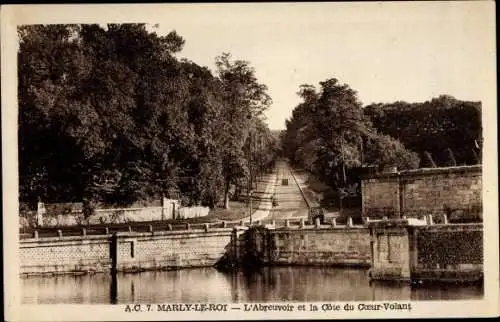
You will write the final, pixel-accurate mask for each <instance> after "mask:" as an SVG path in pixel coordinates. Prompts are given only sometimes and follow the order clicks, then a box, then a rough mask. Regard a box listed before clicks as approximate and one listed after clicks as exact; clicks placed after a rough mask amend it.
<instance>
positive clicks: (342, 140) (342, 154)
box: [340, 132, 347, 187]
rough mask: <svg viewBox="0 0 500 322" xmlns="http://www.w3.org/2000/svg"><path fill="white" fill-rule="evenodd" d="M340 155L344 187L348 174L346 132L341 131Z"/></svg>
mask: <svg viewBox="0 0 500 322" xmlns="http://www.w3.org/2000/svg"><path fill="white" fill-rule="evenodd" d="M340 156H341V158H342V183H343V184H344V187H345V186H346V181H347V178H346V174H345V159H344V132H341V135H340Z"/></svg>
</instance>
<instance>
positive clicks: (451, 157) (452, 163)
mask: <svg viewBox="0 0 500 322" xmlns="http://www.w3.org/2000/svg"><path fill="white" fill-rule="evenodd" d="M446 154H447V155H448V162H447V163H446V165H447V166H448V167H456V166H457V160H456V159H455V155H453V151H452V150H451V149H450V148H447V149H446Z"/></svg>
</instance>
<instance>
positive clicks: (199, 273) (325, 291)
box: [22, 267, 483, 304]
mask: <svg viewBox="0 0 500 322" xmlns="http://www.w3.org/2000/svg"><path fill="white" fill-rule="evenodd" d="M22 284H23V288H22V291H23V303H25V304H35V303H37V304H51V303H52V304H54V303H61V304H63V303H64V304H70V303H71V304H78V303H85V304H91V303H94V304H106V303H112V304H116V303H168V302H170V303H175V302H177V303H194V302H200V303H203V302H211V303H213V302H218V303H228V302H281V301H300V302H311V301H383V300H410V299H411V300H458V299H461V300H467V299H480V298H482V296H483V288H482V286H470V285H469V286H464V285H454V284H453V285H450V284H448V285H423V286H422V285H421V286H419V287H418V288H415V287H410V286H409V285H408V284H402V283H380V282H370V280H369V278H368V271H367V270H363V269H341V268H314V267H273V268H269V267H266V268H262V269H260V270H259V271H256V272H251V273H250V272H233V273H222V272H219V271H217V270H215V269H213V268H197V269H185V270H179V271H167V272H164V271H163V272H144V273H140V274H117V275H114V276H112V275H111V274H95V275H84V276H59V277H31V278H25V279H22Z"/></svg>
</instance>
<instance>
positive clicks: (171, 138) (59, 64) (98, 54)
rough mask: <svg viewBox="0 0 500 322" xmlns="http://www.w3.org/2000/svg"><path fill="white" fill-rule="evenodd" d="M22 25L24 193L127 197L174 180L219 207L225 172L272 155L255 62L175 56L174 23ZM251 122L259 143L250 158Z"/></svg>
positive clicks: (232, 178)
mask: <svg viewBox="0 0 500 322" xmlns="http://www.w3.org/2000/svg"><path fill="white" fill-rule="evenodd" d="M18 34H19V38H20V47H19V53H18V57H19V60H18V61H19V69H18V70H19V88H18V91H19V173H20V190H21V200H24V201H34V200H37V199H38V198H41V199H42V200H44V201H47V202H59V201H64V202H67V201H81V200H87V201H86V202H89V203H94V202H105V203H110V204H128V203H133V202H135V201H138V200H147V199H153V198H154V199H156V198H159V197H160V196H161V195H168V194H169V193H170V192H171V191H177V192H179V193H180V194H181V197H182V199H183V200H184V201H185V202H186V203H192V204H204V205H210V206H211V207H215V206H216V205H217V204H218V203H219V202H220V201H221V200H222V198H223V196H224V194H226V195H227V191H225V190H228V189H224V186H225V184H226V183H228V185H241V184H244V183H243V181H242V180H241V179H245V178H247V177H248V174H249V172H250V171H249V168H250V165H251V164H250V163H249V160H253V161H252V162H253V163H255V160H257V159H259V160H265V162H263V164H262V165H261V167H262V168H265V167H267V166H269V164H270V162H272V160H273V159H274V156H275V151H276V141H275V140H274V139H273V137H272V136H271V134H270V131H269V129H268V128H267V126H266V124H265V123H264V122H263V121H262V112H263V111H264V110H265V109H266V108H267V106H268V105H269V103H270V99H269V96H268V95H267V94H266V87H265V86H264V85H262V84H259V83H258V81H257V79H256V77H255V71H254V70H253V69H252V68H251V67H250V65H249V63H247V62H243V61H238V60H236V61H232V60H231V57H230V55H229V54H223V55H222V56H221V57H219V58H217V66H218V70H217V75H215V76H214V75H213V74H212V73H211V72H210V70H208V69H207V68H206V67H201V66H198V65H197V64H196V63H194V62H191V61H187V60H179V59H177V58H176V57H175V54H176V53H178V52H180V51H181V50H182V47H183V45H184V43H185V40H184V39H183V38H182V37H181V36H179V35H178V34H177V33H176V32H175V31H172V32H170V33H169V34H168V35H166V36H159V35H157V34H156V33H154V32H152V31H150V30H149V29H148V28H147V26H146V25H144V24H108V25H106V26H101V25H31V26H23V27H20V28H19V29H18ZM249 115H250V116H251V117H250V118H248V116H249ZM249 129H251V130H252V131H253V132H252V133H253V136H254V137H258V138H259V140H260V141H259V142H260V143H261V144H259V145H257V146H255V147H254V148H253V149H252V150H251V153H252V156H253V158H249V157H247V155H246V149H245V144H248V143H247V142H248V140H249V137H250V136H249V135H248V134H249V131H250V130H249ZM257 156H260V157H257ZM237 179H240V180H237ZM246 181H248V180H246Z"/></svg>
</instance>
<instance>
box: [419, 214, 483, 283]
mask: <svg viewBox="0 0 500 322" xmlns="http://www.w3.org/2000/svg"><path fill="white" fill-rule="evenodd" d="M410 236H411V238H412V239H413V243H412V247H411V253H412V254H411V258H412V261H411V263H412V275H413V277H414V278H416V279H428V278H431V279H432V278H435V277H436V275H438V276H439V277H440V278H441V279H446V278H447V279H456V278H457V275H459V276H460V278H461V279H479V278H481V277H482V274H483V225H482V224H460V225H431V226H420V227H413V229H412V230H411V231H410Z"/></svg>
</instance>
